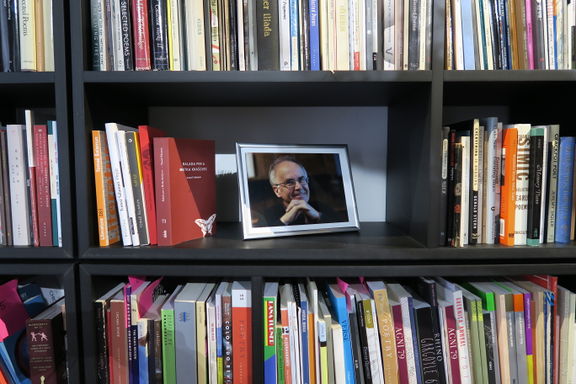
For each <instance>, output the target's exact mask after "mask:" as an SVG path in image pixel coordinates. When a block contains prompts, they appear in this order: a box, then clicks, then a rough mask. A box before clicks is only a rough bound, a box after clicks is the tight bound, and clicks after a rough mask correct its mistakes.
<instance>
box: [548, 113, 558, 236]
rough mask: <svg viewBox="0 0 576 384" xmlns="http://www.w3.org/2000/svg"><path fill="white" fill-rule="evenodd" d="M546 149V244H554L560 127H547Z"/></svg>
mask: <svg viewBox="0 0 576 384" xmlns="http://www.w3.org/2000/svg"><path fill="white" fill-rule="evenodd" d="M547 144H548V145H547V148H548V151H550V169H549V170H548V178H547V179H546V180H547V181H548V182H547V183H546V185H547V186H548V189H549V190H548V202H547V204H548V207H547V208H548V216H547V217H546V225H547V228H546V229H547V230H546V242H547V243H554V231H555V229H556V202H557V196H556V193H557V191H558V158H559V154H560V126H559V125H557V124H554V125H549V126H548V141H547Z"/></svg>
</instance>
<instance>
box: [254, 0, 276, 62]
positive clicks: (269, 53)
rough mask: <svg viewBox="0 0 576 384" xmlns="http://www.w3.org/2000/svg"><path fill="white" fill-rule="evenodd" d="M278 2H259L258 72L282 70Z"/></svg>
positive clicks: (257, 6)
mask: <svg viewBox="0 0 576 384" xmlns="http://www.w3.org/2000/svg"><path fill="white" fill-rule="evenodd" d="M279 15H280V14H279V13H278V2H276V1H268V0H257V2H256V18H257V32H258V70H261V71H263V70H264V71H277V70H279V69H280V51H279V49H280V48H279V38H280V36H279V32H278V27H279V23H278V17H279Z"/></svg>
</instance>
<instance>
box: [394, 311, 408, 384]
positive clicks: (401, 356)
mask: <svg viewBox="0 0 576 384" xmlns="http://www.w3.org/2000/svg"><path fill="white" fill-rule="evenodd" d="M392 317H393V320H394V339H395V342H396V352H397V360H398V382H399V383H400V384H408V383H409V382H410V379H409V377H408V363H407V361H406V341H405V339H404V327H403V325H402V308H401V307H400V305H399V304H398V305H392Z"/></svg>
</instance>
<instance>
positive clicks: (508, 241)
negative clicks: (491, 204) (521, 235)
mask: <svg viewBox="0 0 576 384" xmlns="http://www.w3.org/2000/svg"><path fill="white" fill-rule="evenodd" d="M517 145H518V130H517V129H516V128H515V127H514V126H510V125H507V126H506V127H505V129H504V130H503V131H502V182H501V194H500V244H503V245H514V235H515V232H514V228H515V218H516V150H517Z"/></svg>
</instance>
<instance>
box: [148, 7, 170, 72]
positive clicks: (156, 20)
mask: <svg viewBox="0 0 576 384" xmlns="http://www.w3.org/2000/svg"><path fill="white" fill-rule="evenodd" d="M149 9H150V37H151V38H150V48H151V49H152V67H153V68H154V69H155V70H157V71H167V70H168V69H170V62H169V60H168V20H167V16H166V2H165V1H162V0H150V8H149Z"/></svg>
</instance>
